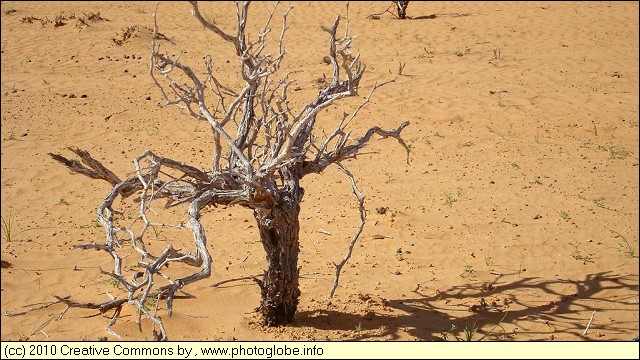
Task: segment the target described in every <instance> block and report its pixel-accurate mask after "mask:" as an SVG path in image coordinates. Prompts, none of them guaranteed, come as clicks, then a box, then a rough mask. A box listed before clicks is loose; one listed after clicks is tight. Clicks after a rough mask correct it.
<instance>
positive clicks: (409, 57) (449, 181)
mask: <svg viewBox="0 0 640 360" xmlns="http://www.w3.org/2000/svg"><path fill="white" fill-rule="evenodd" d="M389 4H390V2H353V3H351V4H350V6H349V10H348V14H349V33H350V34H352V35H355V36H357V37H356V39H355V40H354V42H353V45H352V48H353V50H354V51H358V52H360V54H361V59H362V61H363V62H364V63H365V64H366V65H367V70H366V73H365V75H364V78H363V80H362V82H361V84H360V91H359V95H358V96H357V97H355V98H349V99H345V100H343V101H339V102H337V103H336V104H335V106H334V107H333V108H332V109H330V110H329V111H327V112H323V113H322V114H321V119H319V120H318V121H320V125H319V134H320V135H321V134H322V132H321V130H320V129H329V130H330V129H332V128H333V127H334V126H335V124H336V123H337V122H338V121H339V119H340V116H341V114H342V113H343V112H346V113H349V114H351V113H353V112H354V111H355V110H356V108H358V106H359V105H360V104H362V103H363V101H364V100H365V97H366V96H367V95H368V94H369V92H370V90H371V89H372V87H373V86H374V85H375V84H376V82H378V83H382V82H385V81H387V80H392V79H394V78H395V82H392V83H389V84H387V85H385V86H383V87H381V88H378V89H377V90H376V91H375V92H374V93H373V96H372V97H371V101H370V102H369V103H368V104H367V105H366V106H365V107H364V108H363V109H362V110H361V111H360V113H359V114H358V116H357V117H356V119H355V120H354V121H353V123H352V124H351V125H350V129H351V131H352V136H353V137H354V138H357V137H359V136H361V135H362V134H363V133H364V132H365V131H366V130H367V129H369V128H370V127H372V126H376V125H377V126H380V127H383V128H385V129H393V128H395V127H397V126H398V125H399V124H401V123H402V122H403V121H410V123H411V124H410V125H409V126H408V127H407V128H406V129H405V130H404V131H403V137H404V139H405V140H406V141H407V143H408V144H409V146H410V148H411V151H410V159H409V163H407V161H406V153H405V151H404V149H403V148H402V147H401V146H399V145H398V144H397V143H396V142H395V141H394V140H393V139H376V138H374V139H373V140H372V141H371V143H370V144H369V145H368V147H367V148H366V149H365V151H364V152H363V153H362V154H361V155H359V156H358V158H357V159H353V160H348V161H345V163H344V164H345V165H346V166H347V167H348V168H349V169H350V170H351V172H352V173H353V174H354V175H355V178H356V179H357V181H358V186H359V187H360V189H361V190H362V191H363V192H364V194H365V195H366V203H365V206H366V208H367V222H366V226H365V228H364V231H363V233H362V235H361V237H360V239H359V240H358V243H357V244H356V246H355V248H354V252H353V256H352V258H351V259H350V261H349V263H348V264H347V266H346V267H345V268H344V269H343V271H342V275H341V278H340V286H339V287H338V289H337V291H336V294H335V296H334V298H333V300H332V303H331V304H330V305H329V304H327V301H326V299H327V295H328V292H329V290H330V288H331V285H332V282H333V275H334V265H333V264H334V263H337V262H339V261H340V260H341V259H342V258H343V256H344V254H345V252H346V251H347V248H348V245H349V241H350V239H351V237H352V235H353V233H354V231H355V230H356V229H357V227H358V224H359V212H358V203H357V201H356V199H355V198H354V197H353V195H352V193H351V184H350V182H349V179H348V178H347V177H345V176H344V174H343V173H341V172H340V171H338V169H337V168H336V167H329V168H328V169H327V170H325V171H324V172H323V173H322V174H321V175H309V176H307V177H305V178H304V179H303V180H302V186H303V187H304V188H305V190H306V192H305V197H304V199H303V202H302V204H301V207H302V210H301V213H300V220H301V229H300V242H301V245H300V247H301V252H300V260H299V265H300V267H301V274H302V276H301V279H300V288H301V291H302V295H301V298H300V304H299V306H298V313H297V315H296V318H295V321H294V322H293V323H292V324H291V325H289V326H285V327H279V328H263V327H262V326H261V325H260V324H259V317H258V315H257V314H256V313H255V311H254V309H255V308H256V306H257V305H258V304H259V301H260V291H259V288H258V286H257V285H256V284H255V283H254V282H253V281H251V280H247V281H234V282H229V283H226V284H223V285H221V286H217V287H212V286H211V285H212V284H214V283H216V282H219V281H223V280H226V279H232V278H237V277H243V276H249V275H256V274H260V273H261V272H262V270H264V268H265V266H266V260H265V257H264V250H263V248H262V246H261V244H260V242H259V235H258V232H257V229H256V226H255V220H254V218H253V216H252V213H251V211H250V210H248V209H245V208H242V207H239V206H230V207H218V208H212V209H209V210H207V211H206V212H205V213H204V214H203V218H202V221H203V224H204V225H205V227H206V231H207V236H208V249H209V251H210V253H211V255H212V257H213V272H212V276H211V277H210V278H208V279H205V280H202V281H200V282H197V283H194V284H191V285H189V286H188V287H186V288H185V289H184V290H185V291H186V292H188V293H189V294H191V295H193V297H191V298H180V299H176V301H175V302H174V304H173V316H172V317H168V316H166V315H162V314H163V313H162V311H164V309H165V305H164V304H162V303H161V304H160V305H159V306H160V311H161V313H160V314H161V315H162V318H163V321H164V324H165V326H166V329H167V332H168V335H169V337H170V339H171V340H210V341H215V340H327V339H328V340H420V341H433V340H449V341H451V340H453V341H455V340H456V339H462V340H503V341H527V340H554V341H568V340H587V341H620V340H630V339H632V338H633V337H635V336H637V335H638V232H639V229H638V224H639V217H638V214H639V207H638V198H639V193H638V183H639V170H638V153H639V152H640V151H639V148H638V146H639V145H638V122H639V116H638V109H639V107H638V95H639V94H638V68H639V66H638V65H639V59H638V43H639V40H638V26H639V24H638V13H639V12H638V3H637V2H458V1H456V2H411V3H410V4H409V7H408V9H407V15H408V16H409V17H410V18H408V19H405V20H400V19H397V18H396V17H395V16H394V14H393V13H389V12H387V13H383V12H384V10H385V9H386V8H387V6H388V5H389ZM273 6H274V4H273V3H263V2H257V3H254V4H252V5H251V12H250V16H249V22H250V25H249V27H250V29H254V30H255V29H257V28H258V27H259V26H261V25H262V24H263V22H264V19H265V18H266V14H267V12H268V11H269V10H271V9H272V8H273ZM286 7H287V3H282V4H280V6H279V8H278V9H277V14H279V13H281V12H282V11H284V10H285V9H286ZM201 8H202V12H203V14H205V16H207V18H208V19H210V20H211V21H212V22H215V24H217V25H218V26H220V27H221V28H223V29H228V30H230V31H233V29H234V26H235V8H234V6H233V4H230V3H229V4H226V5H225V4H221V3H203V4H201ZM154 9H155V3H154V2H17V1H14V2H11V1H6V2H2V4H1V10H2V12H1V14H0V16H1V20H2V36H1V39H2V40H1V41H2V51H1V52H2V56H1V59H2V62H1V66H2V78H1V79H2V80H1V81H2V84H1V94H2V95H1V98H2V123H1V124H2V126H1V138H2V142H1V144H2V146H1V149H2V223H3V226H2V277H1V279H2V293H1V294H2V297H1V298H2V302H1V303H2V305H1V310H2V316H1V317H0V318H1V336H0V338H1V339H2V340H20V339H21V340H97V339H101V338H106V339H107V340H110V341H111V340H113V341H115V340H118V338H117V337H115V336H113V335H111V334H109V333H107V332H106V330H105V325H107V324H108V323H109V320H110V318H111V316H113V311H109V312H107V313H105V314H99V313H98V312H97V311H95V310H90V309H79V308H73V309H70V310H69V311H67V312H66V313H64V316H62V317H59V315H60V314H61V313H62V312H63V311H64V310H65V305H63V304H56V305H53V306H50V307H47V308H43V309H40V310H34V311H28V310H29V309H33V308H35V307H38V306H41V305H42V304H43V303H47V302H51V301H53V300H55V299H54V297H53V296H54V295H56V296H62V297H64V296H70V297H71V298H72V299H75V300H78V301H84V302H95V303H99V302H104V301H107V300H109V299H111V298H112V297H114V298H122V297H124V296H126V291H125V290H124V289H123V288H122V286H119V285H118V284H117V283H114V282H113V279H112V278H110V277H109V276H108V275H104V274H102V273H101V272H100V269H105V270H106V269H111V268H113V260H112V259H111V258H110V257H109V256H108V255H106V254H105V253H104V252H100V251H94V250H82V249H76V248H73V246H74V245H79V244H88V243H91V242H97V243H101V242H104V239H105V234H104V229H103V228H102V226H100V225H99V223H98V222H97V216H96V209H97V207H98V205H99V204H100V202H101V201H102V200H103V199H104V198H105V196H106V195H107V194H108V193H109V191H110V190H111V186H110V185H109V184H108V183H106V182H104V181H100V180H93V179H89V178H87V177H85V176H82V175H78V174H73V173H71V172H70V171H69V170H68V169H66V168H65V167H64V166H62V165H61V164H59V163H57V162H55V161H53V160H52V158H51V157H50V156H49V155H48V153H50V152H51V153H57V154H62V155H64V156H67V157H72V156H73V154H72V153H70V152H69V150H67V148H68V147H70V146H76V147H79V148H81V149H85V150H87V151H89V152H90V154H91V155H92V156H93V157H94V158H96V159H98V160H100V161H102V162H103V163H104V164H105V165H106V166H108V167H109V168H110V169H111V170H113V171H114V172H115V173H116V174H118V175H119V176H122V177H126V176H129V175H130V174H131V173H132V172H133V171H134V169H135V167H134V164H133V159H134V158H135V157H137V156H139V155H140V154H142V153H143V152H144V151H145V150H147V149H150V150H153V151H154V152H155V153H157V154H159V155H161V156H166V157H170V158H172V159H175V160H178V161H181V162H186V163H189V164H191V165H194V166H196V167H199V168H201V169H207V168H208V167H210V165H211V152H212V142H211V132H210V128H209V127H208V125H207V124H206V123H204V122H202V121H198V120H196V119H194V118H192V117H190V116H189V115H188V114H186V113H184V112H181V111H180V110H179V109H178V108H176V107H175V106H166V107H163V106H162V105H163V99H162V97H161V93H160V91H159V90H158V88H157V87H156V85H155V84H154V82H153V81H152V79H151V77H150V75H149V54H150V52H151V32H150V30H149V29H150V28H151V27H152V26H153V18H152V16H151V15H152V13H153V12H154ZM376 13H382V14H381V15H378V16H373V17H371V16H369V15H372V14H376ZM338 14H341V15H345V14H346V3H344V2H295V4H294V8H293V9H292V10H291V12H290V13H289V16H288V22H289V29H288V30H287V33H286V37H285V43H286V51H287V54H286V57H285V59H284V61H283V63H282V68H281V70H280V71H281V73H282V74H284V73H286V72H288V71H297V72H295V73H294V74H293V75H292V76H293V77H294V78H295V79H296V82H295V83H294V84H295V85H292V86H295V89H294V91H291V92H290V94H289V96H290V97H291V101H292V103H293V104H294V105H295V106H302V105H304V104H305V103H306V102H307V101H310V99H313V98H314V96H315V95H316V94H317V91H318V83H320V82H322V81H323V79H324V78H325V77H327V76H331V71H332V70H331V66H330V65H327V64H326V63H325V62H324V61H323V57H324V56H325V55H326V54H327V51H328V49H327V45H328V38H327V33H326V32H323V31H322V30H321V28H320V27H321V26H329V25H330V24H331V23H332V22H333V20H334V19H335V17H336V16H337V15H338ZM92 15H94V16H92ZM95 15H99V16H95ZM278 16H279V15H278ZM278 16H276V17H274V23H273V24H272V26H273V28H274V32H273V33H274V35H276V37H277V34H279V30H278V26H281V23H280V22H279V21H281V20H280V18H279V17H278ZM56 19H57V20H56ZM158 26H159V30H160V31H161V32H162V34H164V35H165V36H166V37H167V38H168V39H169V41H164V43H163V46H164V47H165V49H166V50H167V51H169V52H170V54H172V55H176V54H178V53H179V52H180V51H184V52H185V55H184V57H183V58H182V60H183V61H184V62H185V63H187V64H189V65H190V66H192V67H193V68H194V69H200V71H202V70H201V69H202V68H203V61H202V56H203V54H209V55H211V57H212V59H213V64H214V66H213V68H214V71H215V73H216V74H217V76H218V78H219V79H220V80H221V81H227V79H231V78H232V77H233V76H236V75H237V72H238V69H237V64H238V62H237V59H234V58H232V57H233V52H232V49H231V48H230V45H229V44H228V43H224V42H222V41H220V38H218V37H216V36H215V35H214V34H212V33H211V32H209V31H206V30H205V29H203V27H202V26H199V25H198V24H197V23H196V21H195V20H194V18H193V17H192V16H191V14H190V6H189V4H188V3H187V2H163V3H161V4H160V7H159V9H158ZM341 29H342V30H341V31H343V30H344V29H343V28H341ZM253 34H254V35H255V31H254V32H253ZM236 77H237V76H236ZM229 81H231V80H229ZM232 85H233V84H232ZM122 204H123V205H122V206H123V207H129V208H131V206H132V201H131V200H130V199H129V200H124V201H123V203H122ZM174 209H175V211H177V213H180V214H184V211H185V207H177V208H174ZM155 235H156V239H155V240H156V241H157V243H158V244H160V245H161V246H166V245H167V244H168V243H171V242H178V243H179V244H182V245H181V246H184V247H187V248H188V247H189V246H192V245H190V242H189V241H190V240H189V239H190V236H191V235H190V234H189V233H188V232H184V231H182V232H180V231H175V232H172V231H169V230H166V231H165V232H164V233H163V232H159V233H158V234H155ZM19 312H25V313H24V314H23V315H16V316H10V315H12V314H15V313H19ZM96 314H98V315H97V316H96ZM135 320H136V314H135V308H134V307H131V306H125V307H124V308H123V310H122V314H121V316H120V318H119V320H118V322H117V323H116V324H115V325H114V326H112V329H113V331H114V332H115V333H117V334H119V335H120V336H122V338H123V339H125V340H148V339H150V338H151V332H150V323H149V321H146V320H143V322H142V331H139V330H138V326H137V325H136V323H135ZM587 326H588V329H587ZM585 330H587V331H585Z"/></svg>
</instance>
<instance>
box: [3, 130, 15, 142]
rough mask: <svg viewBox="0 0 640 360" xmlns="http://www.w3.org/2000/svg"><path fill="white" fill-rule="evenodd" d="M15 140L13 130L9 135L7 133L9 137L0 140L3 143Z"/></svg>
mask: <svg viewBox="0 0 640 360" xmlns="http://www.w3.org/2000/svg"><path fill="white" fill-rule="evenodd" d="M15 139H16V132H15V131H14V130H11V133H9V136H6V137H4V138H2V140H4V141H11V140H15Z"/></svg>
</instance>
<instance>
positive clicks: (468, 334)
mask: <svg viewBox="0 0 640 360" xmlns="http://www.w3.org/2000/svg"><path fill="white" fill-rule="evenodd" d="M506 317H507V313H506V312H505V313H504V315H503V316H502V318H501V319H500V321H498V322H497V323H496V324H492V323H486V324H483V325H480V326H478V324H477V322H476V321H475V320H474V321H473V323H471V324H469V323H467V324H465V327H464V329H463V333H464V338H461V337H459V336H458V335H456V334H454V333H453V332H454V330H455V329H456V326H455V325H454V324H451V327H450V328H449V329H448V330H445V331H443V332H442V333H440V334H441V337H442V339H443V340H447V338H448V336H449V335H451V336H453V338H455V339H456V340H457V341H482V340H484V339H485V338H486V337H487V336H490V335H492V334H493V333H494V330H495V329H496V328H498V327H499V328H500V329H502V332H504V327H502V322H503V321H504V319H505V318H506ZM489 325H493V327H492V328H491V329H490V330H489V331H487V332H486V333H484V334H483V335H482V336H481V337H479V338H478V339H474V337H475V336H476V335H477V334H478V333H479V332H480V331H481V330H482V328H483V327H485V326H489Z"/></svg>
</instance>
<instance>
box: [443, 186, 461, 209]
mask: <svg viewBox="0 0 640 360" xmlns="http://www.w3.org/2000/svg"><path fill="white" fill-rule="evenodd" d="M462 194H464V190H462V189H461V188H458V191H457V192H456V194H455V195H454V194H453V193H450V192H448V193H445V194H444V197H445V199H444V203H445V204H447V205H449V206H452V205H453V203H455V202H458V200H459V199H460V196H462Z"/></svg>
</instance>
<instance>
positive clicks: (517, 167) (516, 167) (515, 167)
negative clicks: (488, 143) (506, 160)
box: [511, 163, 520, 170]
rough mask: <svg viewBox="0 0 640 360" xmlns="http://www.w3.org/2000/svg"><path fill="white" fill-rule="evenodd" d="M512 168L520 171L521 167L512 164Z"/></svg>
mask: <svg viewBox="0 0 640 360" xmlns="http://www.w3.org/2000/svg"><path fill="white" fill-rule="evenodd" d="M511 167H513V168H514V169H516V170H517V169H520V165H518V164H516V163H511Z"/></svg>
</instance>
